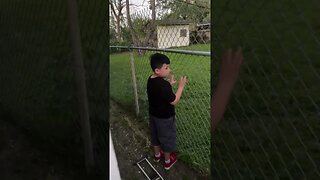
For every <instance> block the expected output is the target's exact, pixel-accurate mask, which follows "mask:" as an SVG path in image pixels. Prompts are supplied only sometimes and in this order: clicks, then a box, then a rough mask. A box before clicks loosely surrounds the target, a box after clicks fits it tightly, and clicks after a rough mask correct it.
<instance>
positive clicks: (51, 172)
mask: <svg viewBox="0 0 320 180" xmlns="http://www.w3.org/2000/svg"><path fill="white" fill-rule="evenodd" d="M65 161H67V159H63V158H61V157H55V156H54V155H52V154H49V153H46V152H43V151H41V150H39V149H37V148H36V147H35V146H34V144H33V143H32V141H31V140H30V139H29V138H28V136H26V135H25V134H24V133H23V131H22V130H20V129H19V128H17V127H15V126H13V125H12V124H10V123H8V122H6V121H4V120H3V119H1V118H0V177H1V180H22V179H23V180H29V179H30V180H35V179H41V180H72V179H83V178H82V177H83V175H82V174H83V173H81V172H79V171H80V170H76V169H74V168H71V167H70V166H67V164H68V163H67V162H65Z"/></svg>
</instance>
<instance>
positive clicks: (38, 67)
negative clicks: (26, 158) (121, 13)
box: [0, 0, 108, 179]
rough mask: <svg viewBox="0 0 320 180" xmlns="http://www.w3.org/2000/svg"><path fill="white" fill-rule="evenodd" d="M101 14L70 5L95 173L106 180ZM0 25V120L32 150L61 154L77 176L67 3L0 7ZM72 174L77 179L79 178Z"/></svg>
mask: <svg viewBox="0 0 320 180" xmlns="http://www.w3.org/2000/svg"><path fill="white" fill-rule="evenodd" d="M106 8H107V7H106V3H105V2H104V1H85V0H80V1H78V10H79V12H78V13H79V19H80V32H81V39H82V54H83V59H84V61H85V62H84V63H85V69H86V80H87V90H88V99H89V100H88V101H89V111H90V120H91V128H92V132H93V135H92V136H93V139H94V140H93V141H94V153H95V154H94V155H95V161H96V165H97V166H96V167H95V169H96V171H97V173H98V174H100V175H101V177H106V167H107V157H106V156H107V154H106V152H107V151H108V149H107V147H108V144H107V133H108V132H107V127H108V123H107V121H106V120H107V113H106V109H107V107H106V105H107V102H108V101H107V92H106V90H107V86H106V85H107V76H108V74H107V73H108V72H107V69H108V66H107V65H108V64H107V56H106V55H105V54H106V53H105V52H106V51H105V45H106V36H107V35H106V29H107V28H106V19H105V18H106V15H105V13H106ZM0 27H1V28H0V43H1V47H2V48H1V49H0V54H1V58H0V62H1V66H0V84H1V88H0V112H1V115H2V117H3V118H4V119H5V120H7V121H11V122H12V123H15V124H16V125H17V126H19V127H21V128H23V129H24V130H25V131H27V132H28V134H30V136H31V137H33V138H32V139H34V140H35V142H36V145H37V146H38V147H39V148H42V149H45V150H47V151H49V152H53V154H55V155H61V157H63V158H62V159H65V160H66V162H68V163H70V164H68V165H69V166H68V167H69V168H70V169H72V168H73V169H78V170H79V171H81V170H82V169H83V168H84V162H83V160H84V155H83V152H82V150H83V148H82V144H81V133H80V124H79V122H78V119H79V113H78V112H79V111H78V105H77V103H78V101H77V98H76V97H75V94H76V93H75V92H76V88H75V85H74V84H75V82H74V81H75V79H74V65H73V59H72V52H71V36H70V27H69V20H68V3H67V2H66V1H62V0H55V1H53V0H48V1H34V0H31V1H20V0H4V1H1V2H0ZM59 157H60V156H59ZM54 160H56V159H54ZM69 160H70V161H69ZM82 172H85V171H82ZM76 173H77V174H79V177H75V178H78V179H80V178H81V174H83V173H81V174H80V173H78V172H76ZM43 179H45V177H43Z"/></svg>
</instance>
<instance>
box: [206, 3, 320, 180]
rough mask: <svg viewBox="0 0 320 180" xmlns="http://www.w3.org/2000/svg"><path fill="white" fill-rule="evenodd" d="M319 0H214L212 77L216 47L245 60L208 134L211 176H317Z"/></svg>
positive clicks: (319, 173) (319, 160) (319, 159)
mask: <svg viewBox="0 0 320 180" xmlns="http://www.w3.org/2000/svg"><path fill="white" fill-rule="evenodd" d="M317 12H319V6H318V1H314V0H311V1H308V2H305V1H302V0H283V1H275V0H271V1H270V0H268V1H253V0H240V1H231V0H228V1H215V2H214V9H213V13H214V14H213V17H214V21H213V23H214V27H215V28H214V29H213V46H214V48H213V49H214V63H213V67H214V72H213V79H212V81H213V84H216V82H217V75H218V74H217V72H218V67H219V63H218V61H217V58H218V57H221V54H222V50H223V49H225V48H227V47H236V46H238V45H241V46H242V47H243V50H244V57H245V62H244V64H243V69H242V72H241V75H240V79H239V82H238V84H237V87H236V89H235V90H234V93H233V97H232V99H231V101H230V103H229V108H228V110H227V112H226V114H225V117H224V120H223V121H222V123H221V124H220V125H219V127H218V128H217V130H216V132H215V134H214V135H213V150H212V158H213V159H212V176H213V178H214V179H319V178H320V170H319V165H320V164H319V163H320V144H319V132H320V126H319V112H320V111H319V105H320V99H319V95H318V94H319V92H320V84H319V83H318V82H319V78H320V76H319V70H320V61H319V57H320V54H319V38H320V31H319V21H318V20H317V17H318V16H317Z"/></svg>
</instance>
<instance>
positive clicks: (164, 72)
mask: <svg viewBox="0 0 320 180" xmlns="http://www.w3.org/2000/svg"><path fill="white" fill-rule="evenodd" d="M155 73H156V74H157V75H158V76H160V77H163V78H164V77H167V76H169V74H170V67H169V65H168V64H163V65H162V67H161V68H156V69H155Z"/></svg>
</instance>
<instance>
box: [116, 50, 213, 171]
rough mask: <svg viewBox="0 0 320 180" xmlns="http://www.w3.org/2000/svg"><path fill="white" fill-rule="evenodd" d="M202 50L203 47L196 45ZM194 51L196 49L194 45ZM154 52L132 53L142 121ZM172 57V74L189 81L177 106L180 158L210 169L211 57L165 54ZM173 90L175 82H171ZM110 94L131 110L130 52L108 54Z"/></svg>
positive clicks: (132, 106)
mask: <svg viewBox="0 0 320 180" xmlns="http://www.w3.org/2000/svg"><path fill="white" fill-rule="evenodd" d="M196 47H197V48H199V49H204V46H196ZM193 50H198V49H195V48H193ZM152 53H155V52H152V51H148V52H146V54H145V55H143V56H139V55H137V54H136V53H135V56H134V58H135V68H136V69H135V70H136V78H137V86H138V96H139V105H140V111H141V113H140V115H141V120H143V121H145V122H147V118H148V111H147V108H148V106H147V103H148V101H147V95H146V84H147V79H148V77H149V75H151V74H152V71H151V68H150V64H149V61H148V58H149V56H150V55H151V54H152ZM164 54H166V55H168V57H169V58H170V60H171V63H170V67H171V74H174V75H175V77H176V79H177V80H178V78H179V77H180V76H182V75H187V76H188V83H187V85H186V88H185V90H184V93H183V96H182V98H181V100H180V102H179V104H178V105H177V106H176V112H177V130H178V140H177V141H178V150H179V151H180V159H184V160H185V161H186V162H188V163H191V164H192V165H193V166H194V167H196V168H199V169H202V170H203V171H207V172H208V171H209V170H208V169H209V163H210V131H209V130H210V123H209V119H210V115H209V110H210V104H209V102H210V59H209V57H203V56H195V55H184V54H175V53H164ZM173 88H174V91H176V89H177V84H176V85H174V87H173ZM110 95H111V98H112V99H114V100H115V101H117V102H119V103H121V104H123V105H124V106H126V107H128V108H131V109H132V110H134V99H133V98H134V97H133V89H132V80H131V70H130V61H129V53H127V52H125V53H119V54H112V55H111V56H110Z"/></svg>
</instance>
